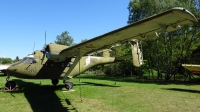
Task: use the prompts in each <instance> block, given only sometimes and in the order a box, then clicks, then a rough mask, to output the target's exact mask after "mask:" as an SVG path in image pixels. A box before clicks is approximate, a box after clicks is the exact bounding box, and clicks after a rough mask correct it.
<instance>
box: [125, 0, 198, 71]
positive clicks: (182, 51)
mask: <svg viewBox="0 0 200 112" xmlns="http://www.w3.org/2000/svg"><path fill="white" fill-rule="evenodd" d="M199 6H200V5H199V2H198V1H197V0H132V1H130V3H129V5H128V10H129V19H128V22H127V23H128V24H131V23H133V22H136V21H139V20H141V19H144V18H146V17H149V16H152V15H154V14H158V13H160V12H163V11H165V10H168V9H171V8H173V7H184V8H186V9H188V10H189V11H190V12H192V13H193V14H194V15H195V16H196V17H197V18H198V19H199V18H200V16H199V15H200V14H199V12H198V11H200V7H199ZM199 30H200V28H199V27H198V26H197V27H188V26H184V27H183V28H182V29H180V30H177V31H174V32H170V33H166V32H161V34H160V36H159V38H157V40H146V41H143V42H142V45H143V56H144V59H145V60H147V64H148V67H149V69H155V70H157V71H160V70H164V71H165V70H166V67H168V66H173V68H176V67H177V66H179V67H180V66H181V63H191V62H195V60H197V59H198V58H199V57H197V56H199V54H194V52H192V51H194V50H195V49H196V48H197V46H199V44H200V41H199V40H200V34H199ZM192 54H193V55H192ZM195 56H196V57H197V58H195ZM192 60H193V61H192ZM198 60H199V59H198ZM198 62H200V61H198ZM178 71H179V70H178Z"/></svg>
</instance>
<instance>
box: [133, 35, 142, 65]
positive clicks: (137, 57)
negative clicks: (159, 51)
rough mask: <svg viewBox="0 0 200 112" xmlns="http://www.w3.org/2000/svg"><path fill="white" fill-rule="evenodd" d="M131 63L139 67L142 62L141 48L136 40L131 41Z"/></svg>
mask: <svg viewBox="0 0 200 112" xmlns="http://www.w3.org/2000/svg"><path fill="white" fill-rule="evenodd" d="M131 48H132V57H133V65H134V66H135V67H140V66H141V65H142V64H143V55H142V50H141V48H140V46H139V43H138V40H135V39H134V40H132V41H131Z"/></svg>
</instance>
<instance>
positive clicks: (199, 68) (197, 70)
mask: <svg viewBox="0 0 200 112" xmlns="http://www.w3.org/2000/svg"><path fill="white" fill-rule="evenodd" d="M182 66H183V67H184V68H185V69H187V70H189V71H191V72H192V73H193V74H197V75H200V65H197V64H182Z"/></svg>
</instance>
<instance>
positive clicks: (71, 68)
mask: <svg viewBox="0 0 200 112" xmlns="http://www.w3.org/2000/svg"><path fill="white" fill-rule="evenodd" d="M83 55H84V53H82V52H80V48H78V53H77V55H76V57H75V60H74V62H73V64H72V66H71V67H70V68H69V70H68V71H67V73H66V74H65V76H64V77H63V79H68V78H71V77H68V76H69V74H70V73H71V71H72V70H73V69H74V67H75V66H76V65H77V64H78V62H79V61H80V59H81V57H82V56H83ZM79 71H80V66H79Z"/></svg>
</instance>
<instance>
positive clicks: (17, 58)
mask: <svg viewBox="0 0 200 112" xmlns="http://www.w3.org/2000/svg"><path fill="white" fill-rule="evenodd" d="M19 60H20V59H19V57H18V56H17V57H16V58H15V59H14V60H13V61H12V62H18V61H19Z"/></svg>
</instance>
